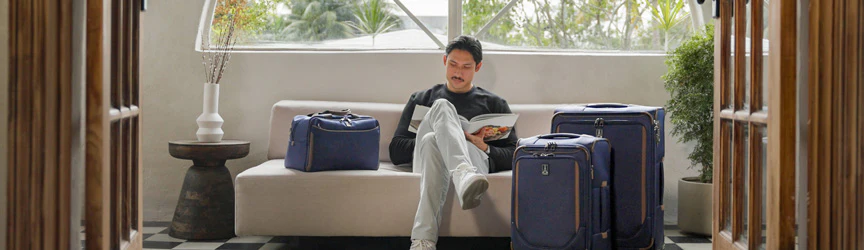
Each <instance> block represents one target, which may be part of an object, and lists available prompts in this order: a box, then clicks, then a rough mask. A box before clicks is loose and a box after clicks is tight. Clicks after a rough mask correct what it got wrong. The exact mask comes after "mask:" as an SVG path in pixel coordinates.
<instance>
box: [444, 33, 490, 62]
mask: <svg viewBox="0 0 864 250" xmlns="http://www.w3.org/2000/svg"><path fill="white" fill-rule="evenodd" d="M454 49H460V50H464V51H468V53H471V56H472V57H474V63H477V64H479V63H480V61H483V47H482V46H480V40H477V38H474V37H472V36H459V37H456V39H453V41H450V43H448V44H447V49H446V52H445V55H448V56H449V55H450V51H453V50H454Z"/></svg>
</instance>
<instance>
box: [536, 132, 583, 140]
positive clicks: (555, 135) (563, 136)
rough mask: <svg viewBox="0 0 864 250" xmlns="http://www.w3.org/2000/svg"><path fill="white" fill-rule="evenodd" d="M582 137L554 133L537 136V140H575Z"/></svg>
mask: <svg viewBox="0 0 864 250" xmlns="http://www.w3.org/2000/svg"><path fill="white" fill-rule="evenodd" d="M579 137H582V136H581V135H577V134H571V133H555V134H545V135H541V136H538V137H537V138H538V139H577V138H579Z"/></svg>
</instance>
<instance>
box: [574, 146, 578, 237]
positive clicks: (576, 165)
mask: <svg viewBox="0 0 864 250" xmlns="http://www.w3.org/2000/svg"><path fill="white" fill-rule="evenodd" d="M573 162H574V163H576V164H574V166H575V167H576V174H575V176H576V181H575V182H576V232H579V161H573Z"/></svg>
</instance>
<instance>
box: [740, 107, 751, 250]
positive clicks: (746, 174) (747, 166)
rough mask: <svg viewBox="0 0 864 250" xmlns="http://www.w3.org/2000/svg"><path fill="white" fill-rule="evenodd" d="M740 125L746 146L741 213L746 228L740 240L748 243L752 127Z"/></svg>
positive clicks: (745, 124)
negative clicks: (742, 208)
mask: <svg viewBox="0 0 864 250" xmlns="http://www.w3.org/2000/svg"><path fill="white" fill-rule="evenodd" d="M740 125H741V126H743V127H744V144H743V145H742V146H743V147H744V155H742V156H741V157H743V159H742V161H743V162H744V167H743V168H742V171H744V181H743V182H744V189H743V190H742V191H743V192H742V193H743V194H744V195H743V196H742V197H741V203H742V205H743V207H744V210H742V213H741V221H742V222H743V223H744V227H743V230H742V231H741V238H740V239H741V241H743V242H747V238H748V237H747V236H748V234H747V232H748V231H749V230H748V229H747V225H749V224H748V223H747V222H748V221H747V218H748V217H749V216H748V213H749V209H748V207H747V205H748V204H750V202H749V200H748V199H749V197H750V194H749V192H750V178H749V176H750V143H749V142H750V135H749V134H750V133H749V132H750V126H749V125H748V124H747V123H740Z"/></svg>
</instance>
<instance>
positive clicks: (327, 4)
mask: <svg viewBox="0 0 864 250" xmlns="http://www.w3.org/2000/svg"><path fill="white" fill-rule="evenodd" d="M291 5H292V6H291V14H290V15H289V16H288V22H289V23H290V24H289V25H288V26H287V27H285V29H283V30H282V33H283V35H284V36H285V37H287V38H289V39H291V40H295V41H303V42H314V41H323V40H329V39H339V38H346V37H352V36H354V34H353V33H351V27H350V26H348V21H350V18H351V15H350V10H349V9H348V8H347V7H348V4H347V3H346V2H345V1H344V0H297V1H292V2H291Z"/></svg>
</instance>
